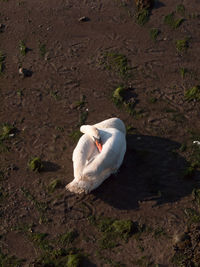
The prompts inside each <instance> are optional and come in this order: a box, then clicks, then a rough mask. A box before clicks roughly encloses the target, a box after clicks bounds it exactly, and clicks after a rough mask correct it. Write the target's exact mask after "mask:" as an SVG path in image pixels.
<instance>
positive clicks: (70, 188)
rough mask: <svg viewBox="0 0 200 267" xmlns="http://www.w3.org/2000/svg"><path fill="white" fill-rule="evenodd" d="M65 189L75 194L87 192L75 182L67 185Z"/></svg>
mask: <svg viewBox="0 0 200 267" xmlns="http://www.w3.org/2000/svg"><path fill="white" fill-rule="evenodd" d="M65 189H66V190H68V191H70V192H72V193H75V194H81V193H84V192H85V190H84V188H81V187H80V186H79V185H78V183H77V182H74V181H72V182H71V183H69V184H68V185H66V186H65Z"/></svg>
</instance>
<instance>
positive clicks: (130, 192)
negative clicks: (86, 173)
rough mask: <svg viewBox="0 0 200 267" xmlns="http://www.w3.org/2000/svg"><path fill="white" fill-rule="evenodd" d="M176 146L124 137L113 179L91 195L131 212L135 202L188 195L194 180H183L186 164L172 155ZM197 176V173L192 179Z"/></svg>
mask: <svg viewBox="0 0 200 267" xmlns="http://www.w3.org/2000/svg"><path fill="white" fill-rule="evenodd" d="M179 148H180V144H179V143H177V142H174V141H170V140H168V139H164V138H159V137H152V136H136V135H128V136H127V152H126V155H125V158H124V162H123V164H122V166H121V168H120V170H119V173H118V174H117V175H116V176H111V177H109V178H108V180H106V181H105V182H104V183H103V184H102V185H101V186H100V187H99V188H98V189H97V190H95V191H94V192H93V194H94V195H95V196H96V197H98V198H100V199H102V200H103V201H105V202H107V203H109V204H110V205H112V206H113V207H115V208H118V209H134V208H137V207H138V202H139V201H144V200H156V203H157V204H163V203H167V202H174V201H177V200H179V199H180V198H182V197H184V196H186V195H189V194H190V193H191V192H192V189H193V188H194V187H195V183H196V181H195V179H194V178H190V179H186V178H184V174H183V172H184V170H185V168H186V166H188V163H187V161H186V160H185V159H184V158H183V157H181V156H180V155H178V154H177V153H174V151H176V150H177V149H179ZM197 176H199V173H197V174H196V176H195V177H197Z"/></svg>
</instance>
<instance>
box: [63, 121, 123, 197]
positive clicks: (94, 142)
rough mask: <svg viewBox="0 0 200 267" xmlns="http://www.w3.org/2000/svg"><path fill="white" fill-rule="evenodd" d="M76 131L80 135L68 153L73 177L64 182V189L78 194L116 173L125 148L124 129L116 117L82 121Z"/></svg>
mask: <svg viewBox="0 0 200 267" xmlns="http://www.w3.org/2000/svg"><path fill="white" fill-rule="evenodd" d="M80 131H81V132H82V133H84V135H82V137H81V138H80V139H79V141H78V144H77V146H76V148H75V149H74V152H73V156H72V160H73V168H74V180H73V181H72V182H71V183H69V184H68V185H67V186H66V189H67V190H69V191H71V192H74V193H79V194H80V193H83V192H85V193H89V192H91V191H92V190H94V189H95V188H97V187H98V186H99V185H100V184H101V183H102V182H103V181H104V180H105V179H106V178H108V177H109V176H110V175H111V174H112V173H116V172H117V170H118V169H119V167H120V166H121V164H122V161H123V159H124V154H125V152H126V137H125V135H126V129H125V126H124V123H123V122H122V121H121V120H120V119H118V118H111V119H108V120H105V121H102V122H100V123H97V124H95V125H92V126H91V125H83V126H81V128H80Z"/></svg>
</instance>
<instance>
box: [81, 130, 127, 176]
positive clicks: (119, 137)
mask: <svg viewBox="0 0 200 267" xmlns="http://www.w3.org/2000/svg"><path fill="white" fill-rule="evenodd" d="M100 132H101V133H100V134H101V138H102V141H103V149H102V151H101V153H98V154H97V155H96V156H95V158H94V160H93V161H92V162H91V163H90V164H88V165H87V166H85V168H84V169H83V176H87V177H91V178H92V179H95V178H96V179H98V177H102V176H105V175H107V176H108V175H110V174H111V173H113V172H115V171H116V170H117V169H118V168H119V167H120V165H121V163H122V161H123V158H124V154H125V152H126V139H125V135H124V134H123V133H122V132H121V131H118V130H115V129H107V130H106V131H100Z"/></svg>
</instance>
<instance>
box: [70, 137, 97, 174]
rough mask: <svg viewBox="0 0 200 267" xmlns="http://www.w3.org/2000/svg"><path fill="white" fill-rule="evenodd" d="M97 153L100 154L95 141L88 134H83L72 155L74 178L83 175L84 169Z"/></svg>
mask: <svg viewBox="0 0 200 267" xmlns="http://www.w3.org/2000/svg"><path fill="white" fill-rule="evenodd" d="M96 154H98V150H97V148H96V146H95V144H94V142H93V141H92V140H91V138H90V137H89V136H88V135H87V134H84V135H82V136H81V138H80V139H79V141H78V144H77V146H76V147H75V149H74V151H73V156H72V160H73V168H74V178H77V179H78V178H80V177H81V176H82V173H83V169H84V168H85V166H86V165H87V164H88V162H89V161H90V160H91V159H92V158H94V157H95V155H96Z"/></svg>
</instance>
